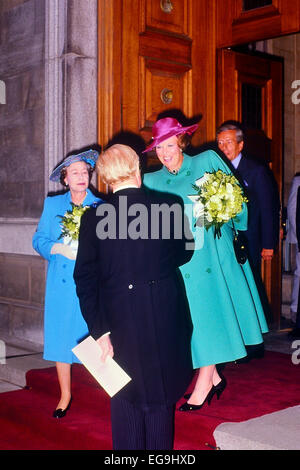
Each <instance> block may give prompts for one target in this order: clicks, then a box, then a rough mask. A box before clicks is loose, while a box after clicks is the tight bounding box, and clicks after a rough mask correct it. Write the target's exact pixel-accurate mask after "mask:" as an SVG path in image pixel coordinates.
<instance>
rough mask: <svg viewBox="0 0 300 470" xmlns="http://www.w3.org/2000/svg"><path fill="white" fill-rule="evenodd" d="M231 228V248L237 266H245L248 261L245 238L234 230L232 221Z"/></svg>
mask: <svg viewBox="0 0 300 470" xmlns="http://www.w3.org/2000/svg"><path fill="white" fill-rule="evenodd" d="M232 228H233V232H234V237H233V248H234V252H235V257H236V259H237V262H238V263H239V264H245V263H246V261H247V259H248V253H247V241H246V237H245V235H244V234H243V233H242V232H239V231H237V230H236V229H235V226H234V223H233V221H232Z"/></svg>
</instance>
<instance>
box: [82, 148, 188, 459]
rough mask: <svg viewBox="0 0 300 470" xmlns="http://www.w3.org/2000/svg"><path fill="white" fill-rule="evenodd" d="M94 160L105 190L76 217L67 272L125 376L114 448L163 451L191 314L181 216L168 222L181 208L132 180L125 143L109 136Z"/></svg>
mask: <svg viewBox="0 0 300 470" xmlns="http://www.w3.org/2000/svg"><path fill="white" fill-rule="evenodd" d="M97 167H98V171H99V172H100V174H101V177H102V179H103V181H104V182H106V183H107V184H109V185H110V187H111V188H112V190H113V194H112V195H111V197H110V198H109V200H108V203H105V204H101V205H100V206H99V207H98V208H97V210H92V209H91V210H89V211H87V212H86V213H85V214H84V216H83V217H82V221H81V227H80V236H79V249H78V255H77V260H76V265H75V270H74V279H75V283H76V286H77V294H78V297H79V301H80V306H81V310H82V314H83V316H84V318H85V320H86V322H87V325H88V328H89V331H90V334H91V335H92V336H93V338H94V339H95V340H96V341H97V342H98V343H99V345H100V346H101V349H102V351H103V354H102V359H103V360H105V358H106V356H107V355H110V356H114V358H115V360H116V361H117V362H118V364H119V365H120V366H121V367H122V368H123V369H124V370H125V371H126V372H127V374H128V375H129V376H130V377H131V379H132V380H131V381H130V382H129V383H128V384H127V385H126V386H125V387H124V388H123V389H122V390H120V391H119V392H118V393H117V394H116V395H115V396H114V397H113V398H112V399H111V421H112V437H113V448H114V449H115V450H120V449H122V450H128V449H136V450H141V449H147V450H150V449H151V450H153V449H160V450H170V449H172V448H173V430H174V407H175V403H176V402H177V400H178V399H179V398H180V397H181V396H182V395H183V393H184V391H185V390H186V388H187V386H188V385H189V383H190V381H191V378H192V364H191V354H190V337H191V326H190V325H191V323H190V319H189V313H188V310H187V303H186V298H185V296H184V291H183V288H182V286H183V283H182V284H181V281H180V277H179V272H178V269H177V268H178V266H179V265H181V264H183V263H185V262H187V261H188V259H189V258H190V256H191V255H192V252H191V251H187V250H185V239H184V237H183V236H181V235H180V231H181V232H183V233H184V227H182V224H183V221H182V217H180V221H179V223H177V224H176V222H178V220H179V219H178V217H177V216H178V214H179V212H181V216H182V214H183V211H181V206H180V204H178V206H177V205H176V210H174V211H173V212H172V210H169V209H170V207H171V205H170V204H171V202H168V200H166V199H165V198H163V199H162V198H161V197H160V196H159V197H156V196H154V195H151V194H148V193H145V192H144V190H143V189H141V188H140V186H141V177H140V170H139V159H138V156H137V155H136V153H135V152H134V151H133V150H132V149H131V148H130V147H127V146H125V145H120V144H116V145H113V146H112V147H110V148H109V149H108V150H106V151H105V152H104V153H103V154H102V155H101V156H100V157H99V160H98V162H97ZM162 202H163V203H164V205H163V206H160V207H162V209H163V210H162V212H161V213H162V216H161V217H155V216H154V214H156V215H157V208H158V207H159V205H160V204H161V203H162ZM172 202H174V201H172ZM172 207H173V208H175V206H172ZM179 207H180V211H179V212H177V209H178V208H179ZM175 213H177V216H175ZM168 216H170V217H168ZM166 219H168V220H166ZM164 224H165V225H164ZM163 225H164V226H163ZM176 234H177V235H176Z"/></svg>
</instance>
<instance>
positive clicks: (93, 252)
mask: <svg viewBox="0 0 300 470" xmlns="http://www.w3.org/2000/svg"><path fill="white" fill-rule="evenodd" d="M96 222H97V217H96V210H94V209H90V210H89V211H87V212H86V213H85V214H84V215H83V216H82V218H81V224H80V230H79V246H78V253H77V258H76V263H75V268H74V281H75V284H76V292H77V296H78V298H79V303H80V308H81V313H82V315H83V318H84V319H85V321H86V323H87V326H88V329H89V332H90V334H91V336H92V337H93V338H94V339H98V338H99V337H100V336H102V335H103V334H104V333H107V332H108V331H109V328H108V326H107V323H106V318H105V314H104V308H103V306H101V303H100V278H99V277H100V276H99V270H98V263H99V262H100V261H99V260H98V249H97V242H98V239H97V235H96Z"/></svg>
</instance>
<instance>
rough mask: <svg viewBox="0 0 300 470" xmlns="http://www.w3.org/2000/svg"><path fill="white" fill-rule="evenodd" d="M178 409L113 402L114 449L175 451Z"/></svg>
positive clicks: (115, 399) (116, 400) (117, 399)
mask: <svg viewBox="0 0 300 470" xmlns="http://www.w3.org/2000/svg"><path fill="white" fill-rule="evenodd" d="M174 412H175V406H170V407H166V406H163V405H162V406H147V405H135V404H133V403H129V402H128V401H126V400H122V399H120V398H118V397H117V396H116V397H113V398H112V399H111V425H112V440H113V449H114V450H172V449H173V441H174Z"/></svg>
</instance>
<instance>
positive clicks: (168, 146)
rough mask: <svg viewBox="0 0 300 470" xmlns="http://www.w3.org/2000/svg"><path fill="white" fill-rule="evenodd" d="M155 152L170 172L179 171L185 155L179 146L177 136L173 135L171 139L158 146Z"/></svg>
mask: <svg viewBox="0 0 300 470" xmlns="http://www.w3.org/2000/svg"><path fill="white" fill-rule="evenodd" d="M155 150H156V155H157V156H158V158H159V160H160V161H161V163H162V164H163V165H164V166H166V167H167V168H168V170H170V171H172V170H179V168H180V167H181V165H182V161H183V155H182V150H181V148H180V147H179V145H178V139H177V137H176V135H173V136H172V137H170V138H169V139H166V140H164V141H163V142H161V143H160V144H158V145H157V146H156V148H155Z"/></svg>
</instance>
